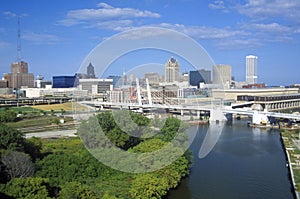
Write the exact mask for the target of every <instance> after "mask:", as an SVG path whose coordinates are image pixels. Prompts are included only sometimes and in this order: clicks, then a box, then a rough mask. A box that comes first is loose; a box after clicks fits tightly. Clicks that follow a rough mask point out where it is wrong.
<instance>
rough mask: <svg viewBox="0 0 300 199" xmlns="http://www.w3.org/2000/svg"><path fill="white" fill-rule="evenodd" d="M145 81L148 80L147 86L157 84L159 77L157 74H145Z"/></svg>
mask: <svg viewBox="0 0 300 199" xmlns="http://www.w3.org/2000/svg"><path fill="white" fill-rule="evenodd" d="M144 76H145V79H148V81H149V84H159V80H160V75H159V74H158V73H145V74H144Z"/></svg>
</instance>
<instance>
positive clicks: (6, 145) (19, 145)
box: [0, 124, 25, 150]
mask: <svg viewBox="0 0 300 199" xmlns="http://www.w3.org/2000/svg"><path fill="white" fill-rule="evenodd" d="M24 141H25V138H24V134H23V133H21V132H20V131H18V130H16V129H14V128H12V127H9V126H7V125H5V124H0V149H4V150H22V149H23V144H24Z"/></svg>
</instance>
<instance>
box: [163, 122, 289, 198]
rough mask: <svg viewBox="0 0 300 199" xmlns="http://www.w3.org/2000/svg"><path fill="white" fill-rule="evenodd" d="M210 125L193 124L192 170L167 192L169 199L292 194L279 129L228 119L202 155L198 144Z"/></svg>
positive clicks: (281, 195) (269, 196)
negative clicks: (203, 156) (174, 187)
mask: <svg viewBox="0 0 300 199" xmlns="http://www.w3.org/2000/svg"><path fill="white" fill-rule="evenodd" d="M207 129H208V125H204V126H199V128H198V132H197V127H195V126H194V127H191V129H190V133H196V132H197V135H196V137H195V139H194V141H193V143H192V145H191V146H190V149H191V151H192V153H193V157H194V158H193V166H192V169H191V174H190V175H189V176H188V177H187V178H185V179H183V181H182V182H181V184H180V185H179V187H178V188H177V189H175V190H171V191H170V192H169V194H168V198H170V199H202V198H209V199H217V198H222V199H223V198H251V199H252V198H272V199H274V198H284V199H289V198H293V193H292V191H291V187H292V186H291V182H290V180H289V173H288V169H287V167H286V159H285V154H284V151H283V148H282V145H281V142H280V131H279V130H278V129H269V130H266V129H259V128H250V127H247V121H233V122H231V123H226V124H225V125H224V127H223V131H222V134H221V136H220V138H219V140H218V142H217V144H216V145H215V147H214V148H213V150H212V151H211V152H210V153H209V154H208V155H207V156H206V157H205V158H203V159H199V158H198V153H199V148H200V146H201V144H202V142H203V139H204V137H205V135H206V131H207Z"/></svg>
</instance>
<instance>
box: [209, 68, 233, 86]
mask: <svg viewBox="0 0 300 199" xmlns="http://www.w3.org/2000/svg"><path fill="white" fill-rule="evenodd" d="M231 79H232V75H231V66H230V65H223V64H220V65H216V66H214V67H213V83H214V84H222V85H228V86H229V85H230V84H231Z"/></svg>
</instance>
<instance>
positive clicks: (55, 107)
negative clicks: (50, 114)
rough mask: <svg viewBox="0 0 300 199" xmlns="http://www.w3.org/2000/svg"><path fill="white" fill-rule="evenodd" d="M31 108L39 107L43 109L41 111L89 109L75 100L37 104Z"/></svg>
mask: <svg viewBox="0 0 300 199" xmlns="http://www.w3.org/2000/svg"><path fill="white" fill-rule="evenodd" d="M31 108H34V109H39V110H43V111H51V110H54V111H56V112H57V111H61V110H62V109H63V110H65V111H73V110H75V109H76V110H77V111H87V110H89V109H88V108H87V107H85V106H82V105H80V104H78V103H76V102H66V103H63V104H50V105H37V106H32V107H31Z"/></svg>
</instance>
